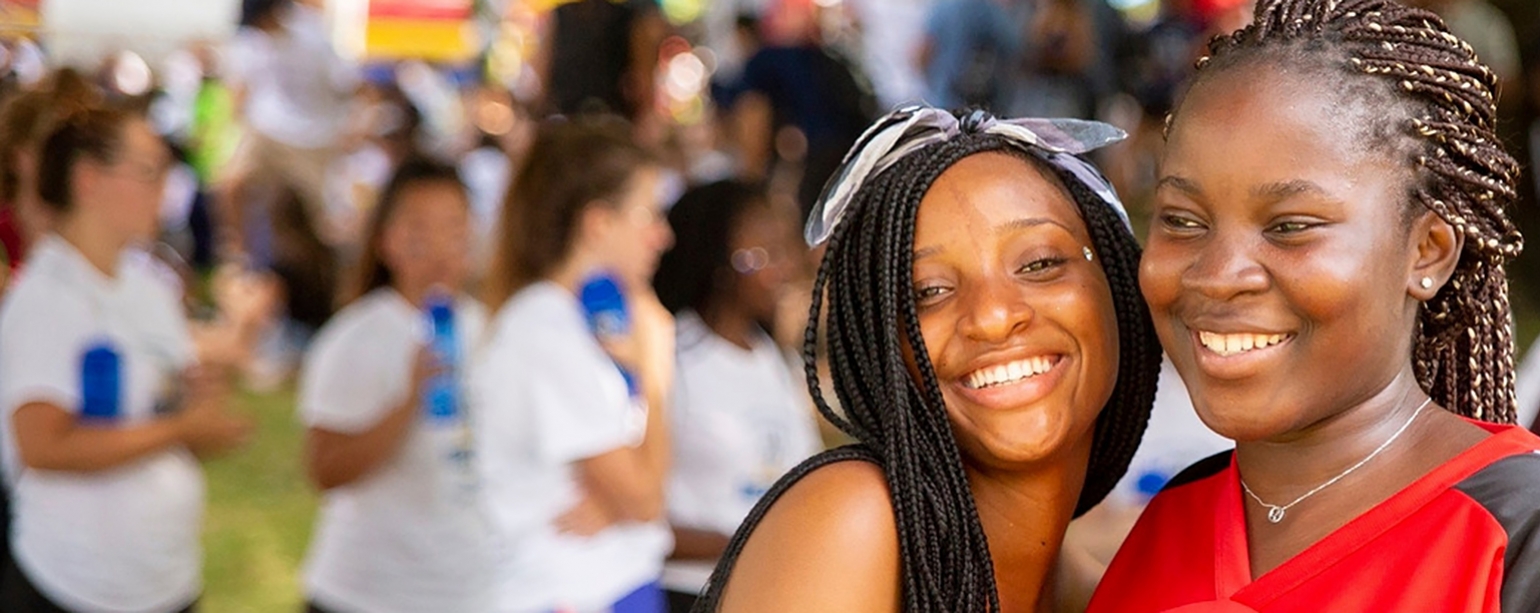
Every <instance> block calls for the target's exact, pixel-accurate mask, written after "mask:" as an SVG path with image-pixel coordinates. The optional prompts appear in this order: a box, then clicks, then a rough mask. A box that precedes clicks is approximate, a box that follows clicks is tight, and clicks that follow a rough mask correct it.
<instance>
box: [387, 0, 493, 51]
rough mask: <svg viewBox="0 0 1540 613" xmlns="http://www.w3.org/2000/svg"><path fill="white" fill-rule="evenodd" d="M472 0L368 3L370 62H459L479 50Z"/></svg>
mask: <svg viewBox="0 0 1540 613" xmlns="http://www.w3.org/2000/svg"><path fill="white" fill-rule="evenodd" d="M480 38H481V37H480V35H479V34H478V33H477V31H476V24H475V21H474V6H473V2H472V0H370V1H369V17H368V25H367V26H366V27H365V33H364V54H365V55H366V56H368V57H369V58H370V59H379V60H394V59H420V60H429V61H440V62H463V61H466V60H469V59H471V58H474V57H475V56H476V53H477V52H478V51H479V50H480V44H481V41H480Z"/></svg>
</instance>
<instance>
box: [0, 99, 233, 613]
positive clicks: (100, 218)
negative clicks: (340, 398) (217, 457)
mask: <svg viewBox="0 0 1540 613" xmlns="http://www.w3.org/2000/svg"><path fill="white" fill-rule="evenodd" d="M39 162H40V163H39V170H38V186H39V194H40V195H41V196H42V199H43V201H44V202H45V203H46V204H47V205H48V206H49V207H51V209H52V213H53V215H54V216H55V219H56V223H55V225H54V231H55V232H56V233H55V234H50V235H48V236H46V237H45V238H44V239H43V240H42V241H41V242H40V244H39V245H37V247H36V248H35V249H34V251H33V252H32V254H31V256H30V264H29V267H28V270H27V273H26V274H25V275H24V276H23V277H22V278H21V280H20V281H19V282H18V283H17V284H16V286H15V287H14V288H13V289H12V290H11V291H10V292H9V293H8V294H7V296H6V298H5V302H4V306H3V307H0V403H3V405H4V411H5V415H6V419H4V420H0V430H3V431H4V435H5V436H4V444H3V448H4V451H5V453H4V458H3V461H4V468H5V480H6V483H7V485H9V486H10V487H11V492H12V496H13V501H12V502H13V507H12V513H13V520H12V526H11V528H12V551H13V553H14V554H15V557H16V566H15V567H14V568H12V569H11V570H10V571H9V572H8V574H7V576H6V577H5V578H4V580H3V582H0V610H3V611H6V612H7V613H42V612H50V613H51V612H56V611H92V612H107V613H168V612H172V611H190V610H192V609H193V605H194V602H195V601H196V600H197V599H198V597H199V593H200V592H201V590H202V586H201V584H202V579H201V572H200V571H201V566H202V554H201V551H200V547H199V543H198V537H199V531H200V528H201V526H202V513H203V496H204V490H203V476H202V473H201V471H200V470H199V468H198V464H197V459H196V458H197V457H201V456H207V455H211V454H215V453H219V452H222V451H226V450H229V449H231V448H233V447H235V446H237V445H239V444H241V443H242V442H243V441H244V439H245V438H246V437H247V436H248V433H249V432H250V423H249V421H248V420H245V419H241V418H239V417H237V416H234V415H232V414H230V413H229V412H227V410H226V408H225V404H226V398H227V397H228V391H227V388H226V386H225V383H224V376H223V373H220V372H218V370H217V369H216V368H213V367H211V366H202V367H200V366H198V365H197V364H198V355H197V351H196V350H195V348H194V344H193V341H192V338H191V336H190V335H189V332H188V325H187V321H186V318H185V315H184V314H183V312H182V307H181V304H180V301H179V299H178V297H177V296H176V294H175V292H174V291H173V288H171V287H169V286H168V285H167V284H165V283H164V282H163V281H162V280H161V279H159V278H158V277H157V276H156V275H157V273H156V272H154V271H153V270H151V268H150V267H148V266H146V265H145V260H144V259H143V258H134V257H128V254H129V252H130V246H131V245H133V244H135V243H139V242H142V241H145V240H148V239H149V238H151V237H152V236H153V234H154V231H155V228H156V223H157V221H158V220H157V212H158V208H159V205H160V202H161V198H160V196H161V193H162V191H163V190H164V185H165V180H166V173H167V169H168V168H169V167H170V164H171V161H170V153H169V152H168V151H167V150H166V148H165V146H164V145H163V144H162V143H161V141H160V139H159V138H158V137H157V136H156V135H155V133H154V131H153V130H152V129H151V127H150V124H149V123H148V122H147V121H145V120H144V119H143V118H141V117H137V116H134V115H130V114H127V113H123V112H120V111H114V110H105V109H83V110H78V111H75V112H74V113H73V114H72V115H70V116H69V117H67V118H65V119H63V120H61V122H60V123H59V124H58V126H57V127H56V128H55V129H54V131H53V132H52V133H51V134H50V135H49V136H48V137H47V138H46V139H45V140H44V143H43V146H42V149H41V154H40V156H39Z"/></svg>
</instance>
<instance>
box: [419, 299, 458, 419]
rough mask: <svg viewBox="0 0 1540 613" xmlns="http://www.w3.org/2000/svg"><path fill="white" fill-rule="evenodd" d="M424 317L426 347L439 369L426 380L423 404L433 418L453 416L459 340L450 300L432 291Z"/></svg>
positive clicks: (455, 413) (454, 414)
mask: <svg viewBox="0 0 1540 613" xmlns="http://www.w3.org/2000/svg"><path fill="white" fill-rule="evenodd" d="M426 311H427V317H428V326H429V334H430V338H429V341H428V350H429V351H431V352H432V353H433V359H434V360H435V361H436V362H437V363H438V364H439V365H440V366H442V367H443V368H442V370H440V371H439V373H438V374H436V375H434V376H433V378H431V379H429V380H428V381H427V385H426V386H425V387H424V389H423V392H422V393H423V406H424V407H425V408H426V409H427V410H428V416H429V417H431V418H433V419H454V418H456V417H457V416H458V415H459V414H460V391H459V389H458V387H459V386H458V385H457V381H458V376H457V375H458V374H459V370H460V368H459V367H460V363H459V362H460V343H459V340H458V339H457V338H456V335H455V311H454V299H453V298H452V297H450V296H445V295H441V294H435V295H433V296H431V297H429V298H428V301H427V308H426Z"/></svg>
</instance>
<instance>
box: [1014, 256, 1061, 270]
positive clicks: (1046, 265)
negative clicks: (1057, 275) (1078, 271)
mask: <svg viewBox="0 0 1540 613" xmlns="http://www.w3.org/2000/svg"><path fill="white" fill-rule="evenodd" d="M1063 263H1064V258H1058V257H1054V258H1042V259H1040V260H1033V261H1031V262H1027V264H1026V265H1025V266H1022V267H1021V270H1020V272H1021V273H1022V274H1035V273H1042V272H1046V271H1048V270H1052V269H1054V268H1057V267H1058V266H1059V265H1060V264H1063Z"/></svg>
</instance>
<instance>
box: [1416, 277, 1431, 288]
mask: <svg viewBox="0 0 1540 613" xmlns="http://www.w3.org/2000/svg"><path fill="white" fill-rule="evenodd" d="M1419 285H1421V286H1422V289H1433V279H1431V278H1429V277H1423V278H1422V282H1421V283H1419Z"/></svg>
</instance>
